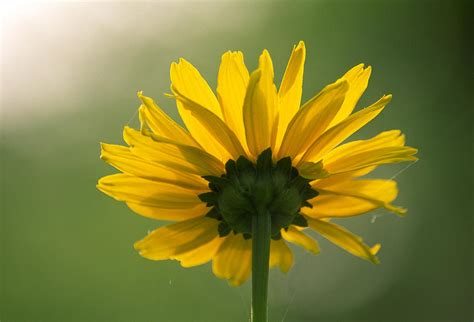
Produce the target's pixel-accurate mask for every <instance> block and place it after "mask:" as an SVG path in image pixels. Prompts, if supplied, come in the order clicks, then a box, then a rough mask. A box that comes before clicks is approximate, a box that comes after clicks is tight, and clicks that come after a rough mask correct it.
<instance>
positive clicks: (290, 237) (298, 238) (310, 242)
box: [281, 226, 319, 254]
mask: <svg viewBox="0 0 474 322" xmlns="http://www.w3.org/2000/svg"><path fill="white" fill-rule="evenodd" d="M281 236H282V237H283V238H284V239H285V240H287V241H289V242H290V243H293V244H296V245H298V246H301V247H303V248H305V249H306V250H308V251H310V252H311V253H313V254H318V253H319V246H318V243H317V242H316V240H314V239H313V238H311V237H309V236H308V235H306V234H305V233H303V232H302V231H300V230H298V229H296V228H295V227H294V226H290V227H288V231H286V230H284V229H282V230H281Z"/></svg>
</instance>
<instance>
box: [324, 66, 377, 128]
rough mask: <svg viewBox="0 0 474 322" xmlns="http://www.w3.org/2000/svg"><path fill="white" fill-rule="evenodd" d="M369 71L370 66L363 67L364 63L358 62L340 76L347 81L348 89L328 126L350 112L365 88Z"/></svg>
mask: <svg viewBox="0 0 474 322" xmlns="http://www.w3.org/2000/svg"><path fill="white" fill-rule="evenodd" d="M371 72H372V68H371V67H370V66H369V67H367V68H365V69H364V64H359V65H357V66H355V67H353V68H351V69H350V70H349V71H348V72H347V73H346V74H345V75H344V76H342V78H343V79H346V80H347V81H348V82H349V90H348V91H347V94H346V97H345V99H344V104H342V107H341V109H340V110H339V112H338V113H337V115H336V117H335V118H334V119H333V120H332V122H331V124H330V125H329V127H332V126H333V125H336V124H337V123H339V122H341V121H342V120H344V119H345V118H346V117H348V116H349V115H350V114H351V113H352V111H353V110H354V108H355V106H356V105H357V102H358V101H359V99H360V97H361V96H362V94H364V91H365V89H366V88H367V84H368V83H369V78H370V74H371Z"/></svg>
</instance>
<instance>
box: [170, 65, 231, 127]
mask: <svg viewBox="0 0 474 322" xmlns="http://www.w3.org/2000/svg"><path fill="white" fill-rule="evenodd" d="M170 76H171V83H172V87H173V88H175V89H176V91H178V92H179V93H181V94H182V95H183V96H185V97H188V98H189V99H190V100H191V101H193V102H196V103H197V104H199V105H201V106H203V107H205V108H206V109H208V110H209V111H211V112H212V113H213V114H215V115H217V116H218V117H219V118H221V119H222V111H221V107H220V105H219V102H218V101H217V98H216V96H215V95H214V93H213V92H212V89H211V88H210V87H209V85H208V84H207V82H206V80H205V79H204V78H203V77H202V76H201V74H200V73H199V71H198V70H197V69H196V68H195V67H194V66H193V65H191V63H189V62H188V61H186V60H185V59H183V58H181V59H180V60H179V63H172V64H171V70H170ZM179 113H180V114H181V117H182V118H183V121H184V123H186V125H187V121H186V120H185V118H188V117H189V116H188V114H187V113H184V114H185V115H183V114H182V112H181V110H180V111H179ZM190 131H191V129H190ZM191 132H192V131H191Z"/></svg>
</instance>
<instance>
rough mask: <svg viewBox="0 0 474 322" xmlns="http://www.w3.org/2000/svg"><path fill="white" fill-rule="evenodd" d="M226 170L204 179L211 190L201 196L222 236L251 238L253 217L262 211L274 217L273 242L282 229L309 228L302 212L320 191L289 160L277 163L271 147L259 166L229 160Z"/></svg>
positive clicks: (264, 153)
mask: <svg viewBox="0 0 474 322" xmlns="http://www.w3.org/2000/svg"><path fill="white" fill-rule="evenodd" d="M225 169H226V173H225V174H223V175H222V176H220V177H215V176H203V178H204V179H206V180H207V181H208V182H209V188H210V190H211V191H209V192H205V193H202V194H200V195H199V198H200V199H201V200H202V201H203V202H205V203H206V204H207V206H208V207H212V208H211V210H210V211H209V212H208V213H207V215H206V216H207V217H210V218H214V219H217V220H219V221H220V224H219V226H218V231H219V235H220V236H226V235H228V234H229V233H230V232H231V231H233V232H234V233H242V234H243V236H244V238H246V239H248V238H252V216H257V214H259V213H260V214H261V213H265V211H259V210H266V211H268V213H269V214H270V216H271V235H272V239H280V238H281V233H280V230H281V229H282V228H284V229H287V228H288V226H290V225H296V226H300V227H307V226H308V224H307V222H306V219H305V218H304V217H303V216H302V215H301V213H300V210H301V208H302V207H312V205H311V204H310V203H309V202H308V200H309V199H312V198H314V197H316V196H317V195H318V192H317V191H316V190H314V189H313V188H311V186H310V184H309V183H310V182H311V181H312V179H306V178H303V177H302V176H300V175H299V173H298V170H297V169H296V168H295V167H293V166H292V165H291V158H290V157H286V158H283V159H280V160H279V161H278V162H276V163H275V164H274V163H273V161H272V151H271V149H270V148H269V149H267V150H265V151H263V152H262V153H261V154H260V155H259V156H258V158H257V162H256V164H254V163H252V162H251V161H249V160H248V159H246V158H245V157H243V156H241V157H239V158H238V159H237V161H234V160H229V161H227V163H226V164H225Z"/></svg>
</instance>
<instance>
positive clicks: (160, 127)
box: [137, 92, 199, 147]
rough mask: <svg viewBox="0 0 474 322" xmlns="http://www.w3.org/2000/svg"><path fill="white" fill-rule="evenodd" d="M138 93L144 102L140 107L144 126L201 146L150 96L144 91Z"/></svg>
mask: <svg viewBox="0 0 474 322" xmlns="http://www.w3.org/2000/svg"><path fill="white" fill-rule="evenodd" d="M137 95H138V98H140V100H141V101H142V103H143V105H142V106H141V107H140V109H139V117H140V121H141V123H142V127H143V126H147V127H148V128H150V129H151V130H152V131H153V133H155V134H156V135H159V136H162V137H165V138H167V139H170V140H173V141H176V142H178V143H180V144H183V145H190V146H195V147H198V146H199V144H197V142H196V141H195V140H194V139H193V137H192V136H191V135H190V134H189V132H188V131H186V130H185V129H183V128H182V127H181V126H179V125H178V123H176V122H175V121H174V120H173V119H171V118H170V117H169V116H168V115H167V114H166V113H165V112H163V111H162V110H161V108H160V107H159V106H158V105H156V103H155V102H154V101H153V100H152V99H151V98H150V97H147V96H145V95H143V92H138V94H137Z"/></svg>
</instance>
